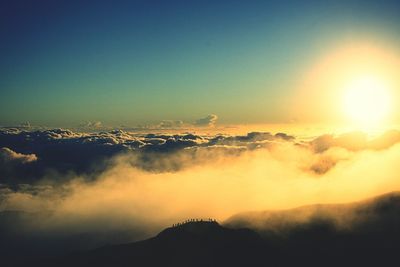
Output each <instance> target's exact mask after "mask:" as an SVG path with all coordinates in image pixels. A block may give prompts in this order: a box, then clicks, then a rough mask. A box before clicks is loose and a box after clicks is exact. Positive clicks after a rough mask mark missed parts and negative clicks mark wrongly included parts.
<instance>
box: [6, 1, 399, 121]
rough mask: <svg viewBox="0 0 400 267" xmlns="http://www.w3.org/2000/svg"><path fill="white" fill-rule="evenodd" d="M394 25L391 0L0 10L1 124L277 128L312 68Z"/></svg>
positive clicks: (18, 5) (390, 36)
mask: <svg viewBox="0 0 400 267" xmlns="http://www.w3.org/2000/svg"><path fill="white" fill-rule="evenodd" d="M396 2H397V3H396ZM399 25H400V3H399V2H398V1H391V2H389V1H111V0H110V1H50V0H49V1H40V0H37V1H34V0H31V1H20V0H12V1H2V2H1V6H0V36H1V42H0V71H1V72H0V125H12V124H18V123H21V122H25V121H30V122H31V123H32V124H47V125H63V124H70V125H72V124H78V123H81V122H83V121H102V122H103V123H106V124H109V125H120V124H128V125H136V124H142V123H152V122H157V121H160V120H165V119H173V120H177V119H179V120H187V121H191V120H195V119H198V118H200V117H204V116H205V115H207V114H210V113H213V114H217V115H218V116H219V118H220V121H221V122H222V123H270V122H288V121H290V120H291V117H290V116H289V115H288V114H287V112H286V110H287V108H288V107H287V103H286V100H287V99H288V98H290V97H291V96H292V95H293V91H294V90H295V88H296V85H297V83H299V80H301V78H302V76H303V75H304V73H305V72H306V70H307V68H309V67H310V65H312V64H313V62H314V61H315V60H317V59H318V58H319V57H321V56H323V55H324V54H326V53H329V51H330V50H332V49H334V48H335V47H336V46H340V45H341V44H343V43H346V42H352V41H357V40H379V41H380V42H381V43H383V44H389V45H390V46H392V47H397V48H398V47H400V34H399V33H400V27H399Z"/></svg>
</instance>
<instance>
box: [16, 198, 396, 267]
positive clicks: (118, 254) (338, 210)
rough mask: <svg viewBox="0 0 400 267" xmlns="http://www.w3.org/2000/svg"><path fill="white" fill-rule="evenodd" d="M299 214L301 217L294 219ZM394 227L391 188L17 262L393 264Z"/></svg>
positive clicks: (196, 223) (189, 224) (182, 226)
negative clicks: (367, 195)
mask: <svg viewBox="0 0 400 267" xmlns="http://www.w3.org/2000/svg"><path fill="white" fill-rule="evenodd" d="M304 214H306V215H307V216H308V217H307V220H300V219H296V216H298V218H301V216H300V215H304ZM288 218H290V219H288ZM293 218H294V219H293ZM340 219H341V220H343V221H340ZM338 221H339V224H338ZM278 222H280V223H281V224H282V225H281V226H280V227H278V225H279V224H278ZM271 223H272V224H273V227H272V228H271V226H270V224H271ZM341 223H342V224H343V225H341ZM346 223H348V224H346ZM274 224H275V225H274ZM399 226H400V193H399V192H394V193H390V194H386V195H383V196H379V197H376V198H373V199H369V200H366V201H362V202H356V203H350V204H340V205H311V206H305V207H300V208H296V209H291V210H285V211H277V212H268V211H266V212H258V213H257V212H253V213H244V214H239V215H236V216H233V217H232V218H230V219H229V220H228V221H227V222H225V223H224V225H220V224H219V223H217V222H215V221H193V220H190V221H188V222H186V223H182V224H177V225H174V226H173V227H169V228H167V229H165V230H163V231H161V232H160V233H159V234H158V235H156V236H154V237H153V238H150V239H147V240H143V241H138V242H133V243H128V244H121V245H109V246H103V247H100V248H97V249H94V250H86V251H80V252H75V253H69V254H66V255H64V256H57V257H53V258H47V259H45V260H36V261H29V262H26V263H25V264H24V265H23V266H61V267H62V266H78V267H80V266H116V267H120V266H121V267H125V266H177V267H179V266H229V267H232V266H398V261H399V260H398V256H397V255H398V251H399V248H400V228H399ZM250 228H252V229H250Z"/></svg>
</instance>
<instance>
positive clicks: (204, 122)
mask: <svg viewBox="0 0 400 267" xmlns="http://www.w3.org/2000/svg"><path fill="white" fill-rule="evenodd" d="M217 120H218V116H217V115H215V114H210V115H208V116H207V117H204V118H201V119H198V120H196V121H195V122H194V125H195V126H200V127H213V126H215V124H216V123H217Z"/></svg>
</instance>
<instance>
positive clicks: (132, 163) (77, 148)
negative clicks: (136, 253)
mask: <svg viewBox="0 0 400 267" xmlns="http://www.w3.org/2000/svg"><path fill="white" fill-rule="evenodd" d="M398 137H399V133H398V132H397V131H391V132H388V133H385V134H384V135H383V136H381V137H378V138H376V139H373V140H368V139H366V137H365V136H364V135H363V134H362V133H349V134H345V135H342V136H331V135H323V136H320V137H317V138H315V139H314V140H312V141H302V140H298V139H296V138H295V137H294V136H290V135H287V134H284V133H277V134H271V133H265V132H264V133H261V132H251V133H248V134H246V135H239V136H234V135H204V136H201V135H195V134H188V133H186V134H171V135H170V134H156V133H154V134H153V133H151V134H137V133H131V132H124V131H120V130H115V131H109V132H99V133H76V132H72V131H69V130H62V129H55V130H46V131H25V130H18V129H3V130H2V131H1V132H0V146H1V147H3V148H2V150H1V151H2V153H1V164H2V168H1V176H0V179H1V184H2V187H1V206H0V207H1V209H2V210H23V211H29V212H38V211H43V210H46V211H50V213H49V214H51V215H49V216H47V217H46V218H45V219H43V220H42V221H41V224H47V227H50V226H51V227H55V228H59V227H61V228H62V227H67V228H69V229H75V230H77V229H79V231H93V229H96V228H102V227H105V226H107V227H111V228H112V227H116V228H118V227H120V225H121V224H123V225H124V227H128V228H129V227H132V228H138V229H141V228H143V229H145V228H151V229H157V228H158V227H162V226H165V225H168V224H170V223H173V222H175V221H177V220H181V219H184V218H187V217H215V218H218V219H219V220H223V219H226V218H227V217H229V216H231V215H233V214H235V213H238V212H242V211H247V210H264V209H281V208H289V207H295V206H299V205H304V204H313V203H329V202H335V203H336V202H348V201H355V200H359V199H361V198H366V197H370V196H374V195H376V194H381V193H386V192H388V191H392V190H396V189H400V184H399V182H398V179H397V173H398V171H399V170H398V169H397V166H399V164H398V155H399V153H400V145H399V144H398V141H399V138H398ZM16 163H17V164H20V165H24V166H27V168H25V169H24V168H18V169H14V168H11V167H9V166H13V164H16ZM51 227H50V228H51Z"/></svg>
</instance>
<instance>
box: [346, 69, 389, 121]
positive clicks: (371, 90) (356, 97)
mask: <svg viewBox="0 0 400 267" xmlns="http://www.w3.org/2000/svg"><path fill="white" fill-rule="evenodd" d="M390 100H391V97H390V94H389V90H388V86H387V85H386V84H385V82H383V81H381V80H379V79H378V78H375V77H372V76H364V77H360V78H358V79H355V80H353V82H351V83H350V84H349V85H348V87H347V88H346V89H345V94H344V112H345V114H346V116H347V117H348V118H349V119H351V121H352V123H354V124H357V125H359V126H363V127H372V126H376V125H378V124H381V123H382V122H383V121H384V120H385V119H386V118H387V116H388V115H389V111H390V104H391V103H390V102H391V101H390Z"/></svg>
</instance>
